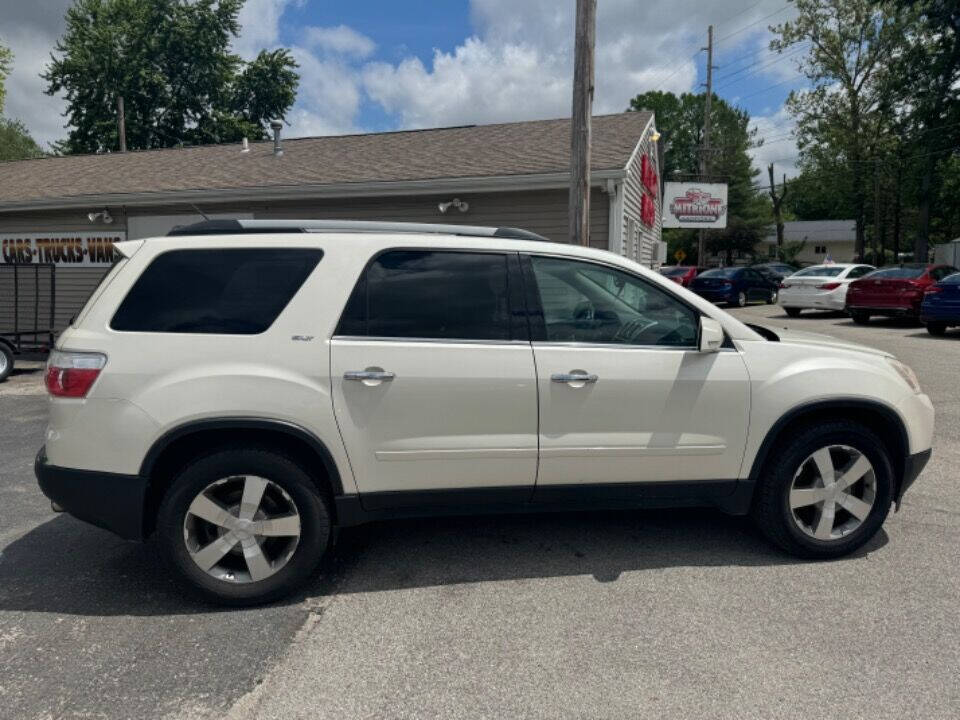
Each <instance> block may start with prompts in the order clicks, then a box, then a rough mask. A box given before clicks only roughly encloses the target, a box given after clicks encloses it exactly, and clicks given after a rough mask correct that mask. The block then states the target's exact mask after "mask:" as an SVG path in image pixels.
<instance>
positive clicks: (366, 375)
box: [343, 370, 397, 382]
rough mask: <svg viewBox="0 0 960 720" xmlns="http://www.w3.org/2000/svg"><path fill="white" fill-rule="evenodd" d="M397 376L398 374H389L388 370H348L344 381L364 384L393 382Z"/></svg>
mask: <svg viewBox="0 0 960 720" xmlns="http://www.w3.org/2000/svg"><path fill="white" fill-rule="evenodd" d="M396 376H397V375H396V373H392V372H388V371H386V370H347V371H346V372H345V373H344V374H343V379H344V380H357V381H359V382H363V381H370V380H374V381H380V380H393V379H394V378H395V377H396Z"/></svg>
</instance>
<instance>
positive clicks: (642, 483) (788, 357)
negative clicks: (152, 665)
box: [35, 220, 933, 605]
mask: <svg viewBox="0 0 960 720" xmlns="http://www.w3.org/2000/svg"><path fill="white" fill-rule="evenodd" d="M291 228H300V229H304V230H307V232H298V233H294V232H290V230H291ZM174 233H175V235H173V236H170V237H166V238H155V239H150V240H148V241H143V240H130V241H125V242H120V243H117V244H116V245H115V247H116V248H117V251H118V252H119V253H120V255H121V256H122V259H121V260H120V261H119V262H118V264H117V265H116V266H115V267H114V269H113V271H112V273H111V274H110V275H109V276H108V277H107V278H106V280H105V282H104V283H103V284H102V285H101V288H100V290H99V291H98V292H97V293H96V294H95V295H94V296H93V298H92V299H91V300H90V301H89V302H88V303H87V305H86V307H84V308H83V310H82V311H81V312H80V314H79V315H78V316H77V317H76V319H75V320H74V322H73V323H72V325H71V326H70V327H69V328H68V329H66V330H65V331H64V332H63V334H61V335H60V337H59V339H58V341H57V348H56V350H55V351H54V352H53V353H52V355H51V357H50V360H49V363H48V367H47V371H46V376H45V377H46V385H47V390H48V392H49V395H50V403H49V427H48V431H47V433H46V436H45V437H46V445H45V446H44V447H43V448H42V449H41V450H40V452H39V453H38V455H37V459H36V465H35V470H36V475H37V478H38V481H39V483H40V487H41V489H42V490H43V492H44V493H45V494H46V495H47V496H48V497H49V498H50V499H51V501H52V503H53V505H54V509H55V510H57V509H59V510H63V509H65V510H66V511H68V512H70V513H72V514H73V515H75V516H76V517H78V518H80V519H82V520H85V521H87V522H90V523H93V524H94V525H98V526H100V527H102V528H106V529H107V530H110V531H113V532H114V533H116V534H118V535H120V536H121V537H124V538H130V539H143V538H145V537H147V536H149V535H151V534H155V535H156V536H157V547H158V550H159V552H160V553H161V555H162V556H163V558H164V559H165V560H166V562H167V564H168V565H169V567H171V568H172V569H173V571H174V572H175V574H176V576H177V577H179V578H180V579H181V580H182V581H183V582H184V583H185V584H186V585H187V586H189V587H190V588H192V589H193V590H195V591H197V592H199V593H201V594H202V595H203V596H205V597H207V598H209V599H213V600H216V601H219V602H223V603H229V604H238V605H245V604H253V603H258V602H264V601H268V600H271V599H275V598H278V597H281V596H283V595H285V594H287V593H289V592H291V591H292V590H293V589H294V588H295V587H297V586H298V585H300V584H301V583H302V582H304V581H305V580H306V579H307V578H308V577H310V575H311V574H312V573H313V572H314V570H315V569H316V567H317V565H318V563H319V561H320V559H321V556H322V555H323V553H324V552H325V551H326V549H327V548H328V547H329V546H330V543H331V542H332V537H334V536H335V534H334V533H333V532H332V530H333V529H334V528H337V527H345V526H350V525H357V524H359V523H364V522H368V521H373V520H380V519H384V518H396V517H416V516H429V515H438V514H469V513H499V512H504V511H517V510H522V511H542V510H557V509H578V508H626V507H643V506H652V507H663V506H714V507H719V508H722V509H723V510H725V511H726V512H730V513H734V514H747V513H750V514H752V516H753V518H754V519H755V521H756V522H757V524H758V525H759V527H760V528H761V530H762V531H763V533H764V534H765V535H766V536H767V537H768V538H770V539H771V540H772V541H773V542H774V543H776V544H777V545H779V546H780V547H782V548H784V549H785V550H786V551H788V552H791V553H794V554H796V555H798V556H801V557H806V558H834V557H839V556H842V555H845V554H847V553H850V552H852V551H854V550H856V549H857V548H859V547H861V546H862V545H863V544H864V543H866V542H868V541H869V540H870V539H871V538H872V537H873V536H874V535H875V534H876V532H877V531H878V530H879V529H880V526H881V525H882V523H883V521H884V519H885V518H886V516H887V513H888V512H889V509H890V506H891V504H892V503H894V502H896V503H899V502H900V499H901V497H902V495H903V493H904V491H905V490H906V489H907V488H908V487H909V486H910V484H911V483H912V482H913V481H914V479H915V478H916V477H917V475H918V473H919V472H920V471H921V469H922V468H923V466H924V464H925V463H926V462H927V459H928V458H929V456H930V444H931V438H932V434H933V406H932V404H931V402H930V399H929V398H928V397H927V396H926V395H924V394H923V393H922V392H921V390H920V387H919V385H918V383H917V379H916V377H915V376H914V374H913V372H912V371H911V370H910V368H908V367H907V366H905V365H904V364H903V363H901V362H899V361H897V360H896V359H895V358H894V357H893V356H892V355H890V354H889V353H886V352H883V351H880V350H873V349H870V348H865V347H861V346H857V345H850V344H847V343H843V342H841V341H838V340H834V339H832V338H825V337H823V336H817V335H811V334H805V333H796V332H788V331H780V330H777V331H773V330H770V329H767V328H762V327H751V326H748V325H745V324H743V323H742V322H740V321H739V320H737V319H736V318H734V317H732V316H731V315H729V314H727V313H726V312H723V311H722V310H719V309H718V308H716V307H714V306H713V305H712V304H711V303H709V302H707V301H705V300H704V299H702V298H700V297H699V296H697V295H696V294H694V293H692V292H690V291H688V290H686V289H685V288H682V287H679V286H678V285H677V284H676V283H674V282H672V281H670V280H668V279H666V278H664V277H662V276H661V275H659V274H658V273H655V272H653V271H651V270H649V269H647V268H644V267H643V266H641V265H640V264H638V263H635V262H633V261H631V260H628V259H626V258H622V257H618V256H614V255H612V254H610V253H607V252H604V251H599V250H593V249H590V248H586V247H580V246H575V245H561V244H553V243H549V242H546V241H544V240H543V239H542V238H541V239H537V236H534V235H533V234H532V233H526V232H523V231H517V230H513V229H510V228H477V227H463V226H453V225H449V226H429V225H404V224H393V223H349V222H343V221H269V220H233V221H223V220H219V221H211V222H208V223H200V224H198V225H195V226H190V227H186V228H181V229H178V230H175V231H174ZM738 272H752V271H749V270H742V269H741V270H738ZM722 278H723V274H721V279H722ZM67 542H69V541H67ZM705 552H707V551H706V550H705ZM122 582H123V580H122V579H121V578H120V577H118V578H117V583H118V584H119V583H122Z"/></svg>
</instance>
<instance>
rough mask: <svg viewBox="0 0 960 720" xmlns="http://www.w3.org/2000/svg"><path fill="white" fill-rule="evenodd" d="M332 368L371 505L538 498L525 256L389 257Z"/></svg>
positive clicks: (371, 270)
mask: <svg viewBox="0 0 960 720" xmlns="http://www.w3.org/2000/svg"><path fill="white" fill-rule="evenodd" d="M331 375H332V377H331V382H332V386H333V402H334V412H335V414H336V418H337V423H338V424H339V427H340V432H341V435H342V437H343V442H344V445H345V447H346V451H347V455H348V457H349V458H350V465H351V468H352V469H353V473H354V475H355V477H356V482H357V486H358V488H359V490H360V498H361V503H363V505H364V507H366V508H367V509H376V508H380V507H388V506H398V505H405V504H416V505H423V504H446V503H447V502H451V503H462V502H464V501H467V502H469V501H470V500H471V498H474V499H475V500H476V501H477V502H490V501H502V502H515V501H519V502H522V501H525V500H528V499H529V498H530V495H531V493H532V490H533V485H534V483H535V481H536V472H537V391H536V371H535V369H534V364H533V352H532V349H531V346H530V342H529V334H528V330H527V323H526V318H525V317H524V312H523V296H522V289H521V280H520V268H519V256H518V255H517V253H503V252H499V253H497V252H476V251H447V250H442V251H434V250H407V249H404V250H391V251H387V252H385V253H382V254H380V255H378V256H377V257H375V258H374V259H373V260H372V261H371V262H370V264H369V265H368V267H367V269H366V270H365V271H364V273H363V275H362V276H361V278H360V280H359V281H358V283H357V286H356V287H355V288H354V291H353V294H352V295H351V298H350V300H349V302H348V304H347V308H346V309H345V311H344V314H343V317H342V318H341V321H340V324H339V327H338V328H337V332H336V334H335V336H334V337H333V339H332V342H331ZM451 491H463V492H451Z"/></svg>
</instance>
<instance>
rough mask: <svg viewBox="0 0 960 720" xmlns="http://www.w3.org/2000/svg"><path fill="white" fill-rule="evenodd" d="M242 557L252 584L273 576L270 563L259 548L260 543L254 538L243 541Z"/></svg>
mask: <svg viewBox="0 0 960 720" xmlns="http://www.w3.org/2000/svg"><path fill="white" fill-rule="evenodd" d="M243 557H244V559H245V560H246V561H247V569H248V570H249V571H250V579H251V580H253V581H254V582H256V581H257V580H263V579H264V578H266V577H270V576H271V575H273V568H272V567H271V566H270V561H269V560H267V558H266V556H265V555H264V554H263V548H261V547H260V543H258V542H257V541H256V539H255V538H250V539H249V540H244V541H243Z"/></svg>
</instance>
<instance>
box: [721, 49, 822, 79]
mask: <svg viewBox="0 0 960 720" xmlns="http://www.w3.org/2000/svg"><path fill="white" fill-rule="evenodd" d="M806 51H807V48H805V47H803V48H800V49H798V50H796V51H794V52H791V53H788V54H786V55H780V56H778V57H776V58H774V59H773V60H770V61H769V62H767V63H766V64H765V65H760V67H758V68H756V70H752V71H751V72H748V73H747V74H746V75H742V76H740V77H739V78H737V79H736V80H732V81H731V82H728V83H726V84H727V85H732V84H734V83H738V82H741V81H742V80H746V79H747V78H748V77H753V76H754V75H756V74H757V73H759V72H762V71H764V70H766V69H767V68H770V67H773V66H774V65H776V64H777V63H781V62H783V61H784V60H791V59H792V58H795V57H796V56H797V55H802V54H803V53H805V52H806ZM759 62H760V61H757V62H756V63H753V64H752V65H747V66H746V67H744V68H741V69H740V70H736V71H734V72H731V73H727V74H726V75H721V76H720V77H719V78H717V81H718V82H719V81H720V80H726V79H728V78H731V77H733V76H735V75H739V74H740V73H742V72H745V71H747V70H750V68H752V67H755V66H756V65H758V64H759Z"/></svg>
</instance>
